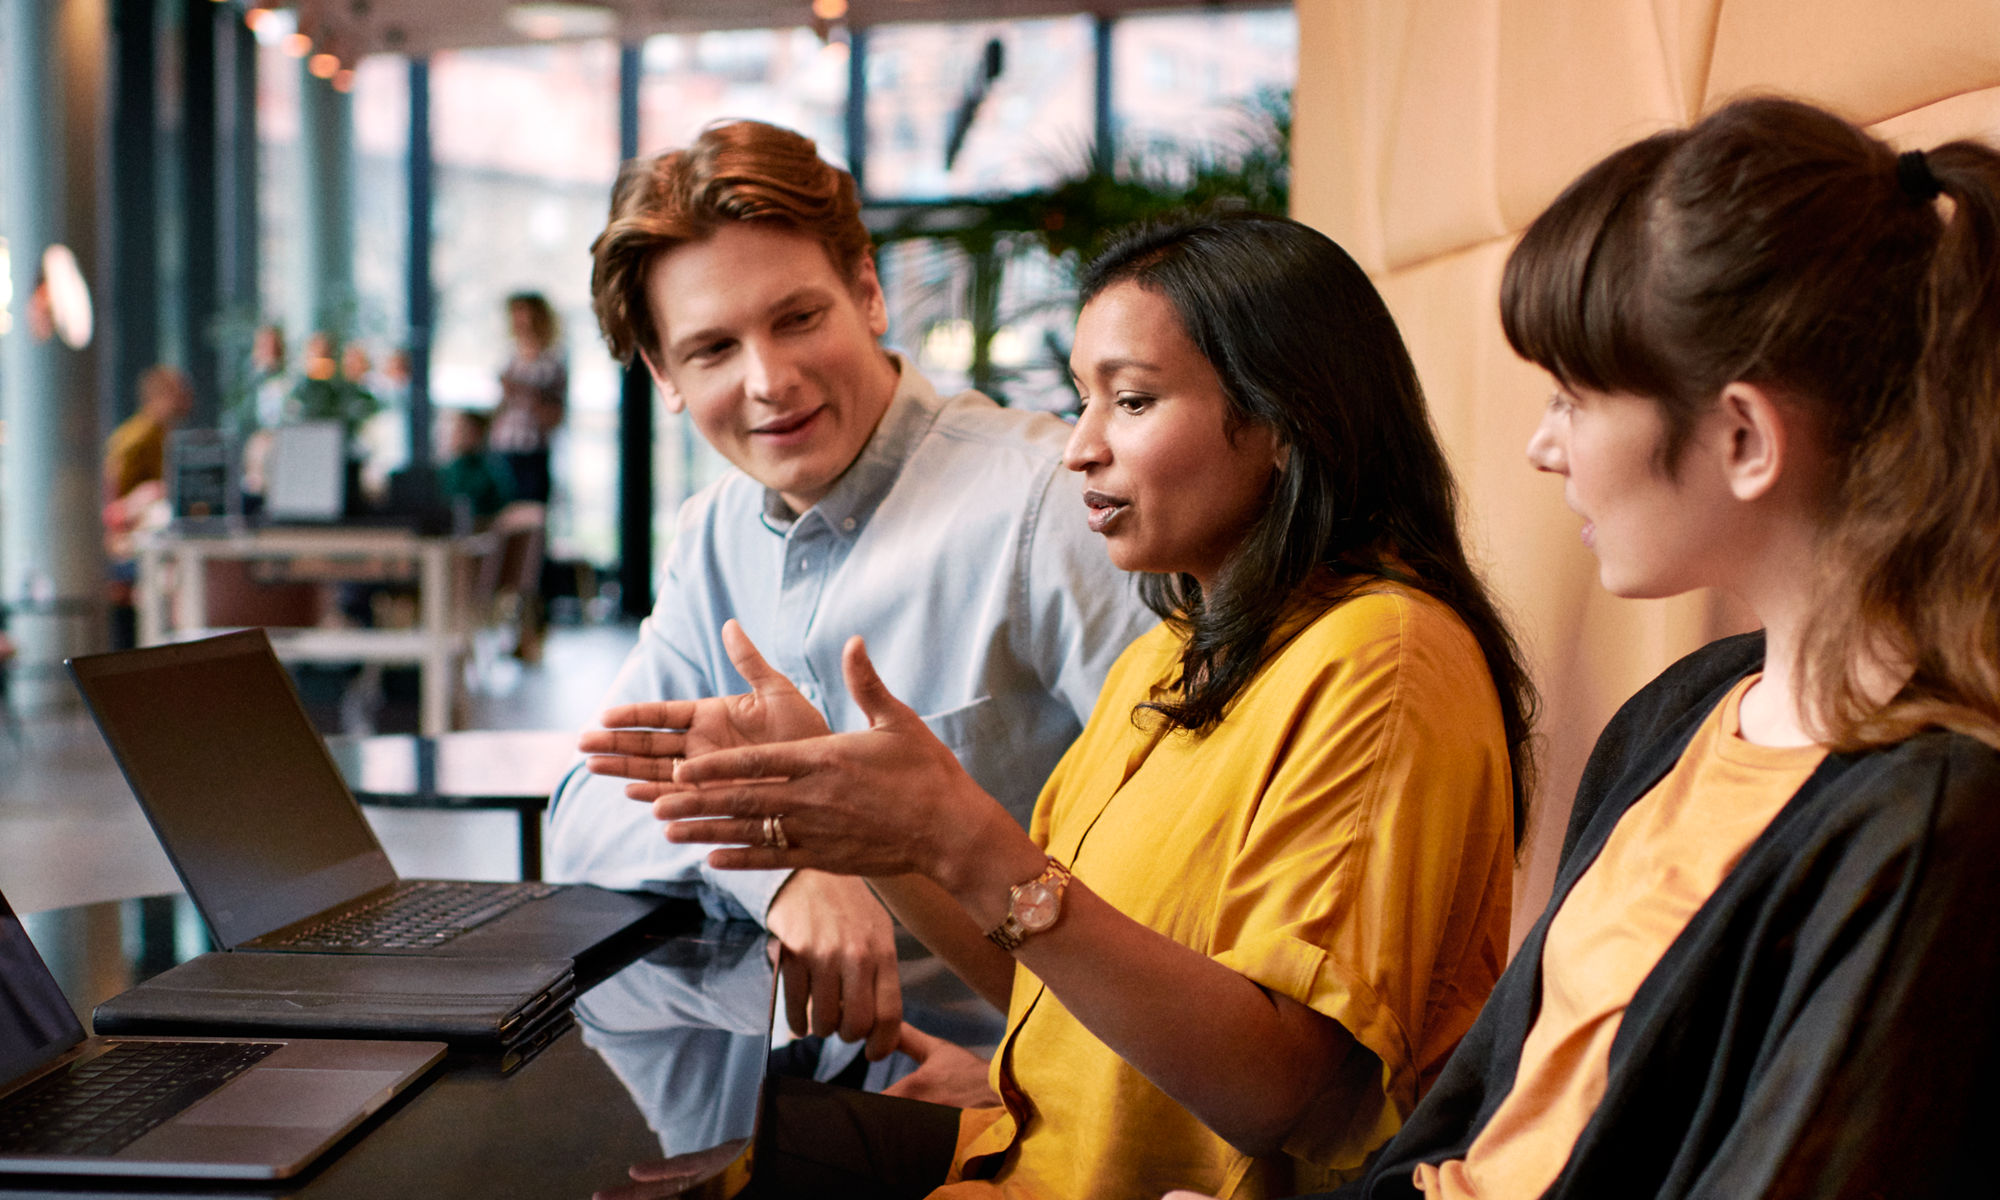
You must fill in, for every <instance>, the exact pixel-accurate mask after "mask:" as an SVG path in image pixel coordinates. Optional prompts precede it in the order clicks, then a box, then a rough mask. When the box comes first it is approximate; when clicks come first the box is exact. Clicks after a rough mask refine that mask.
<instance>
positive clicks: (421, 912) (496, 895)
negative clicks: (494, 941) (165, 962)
mask: <svg viewBox="0 0 2000 1200" xmlns="http://www.w3.org/2000/svg"><path fill="white" fill-rule="evenodd" d="M555 890H556V885H554V884H548V883H457V882H447V881H443V880H435V879H430V880H415V881H409V882H405V883H403V884H400V885H399V886H398V887H397V888H396V890H395V891H393V892H391V893H389V894H388V895H387V896H384V897H383V898H382V899H380V900H377V901H376V902H374V903H373V904H370V905H368V906H366V907H364V908H356V909H349V910H348V911H346V912H343V913H339V914H337V915H335V916H332V917H329V918H327V919H326V920H324V921H319V922H316V923H314V924H312V925H306V926H301V927H300V928H298V929H294V930H292V931H291V932H289V933H282V934H276V935H273V936H272V937H270V938H268V939H266V940H264V941H263V942H260V943H259V945H260V946H262V947H266V948H269V947H281V948H283V949H286V950H333V951H342V950H413V949H420V948H423V947H426V946H442V945H444V944H445V943H446V942H448V941H450V940H451V939H453V938H455V937H457V936H458V935H459V934H461V933H464V932H465V931H467V930H469V929H473V928H476V927H478V926H480V925H483V924H485V923H486V922H488V921H491V920H492V919H493V918H495V917H497V916H500V915H502V914H504V913H507V912H511V911H513V910H514V909H516V908H519V907H521V906H522V905H523V904H526V903H528V902H529V901H530V900H540V899H541V898H542V897H544V896H548V895H552V894H553V893H554V892H555Z"/></svg>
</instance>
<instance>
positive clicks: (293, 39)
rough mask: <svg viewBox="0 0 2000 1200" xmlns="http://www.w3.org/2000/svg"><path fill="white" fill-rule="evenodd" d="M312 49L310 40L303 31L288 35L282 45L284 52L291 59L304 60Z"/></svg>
mask: <svg viewBox="0 0 2000 1200" xmlns="http://www.w3.org/2000/svg"><path fill="white" fill-rule="evenodd" d="M312 48H313V40H312V38H311V37H310V36H309V35H308V34H306V33H305V32H303V31H299V32H294V33H291V34H288V35H287V36H286V38H285V40H284V42H283V44H282V49H283V50H284V52H285V53H286V54H289V55H291V56H292V57H293V58H304V57H305V56H306V55H308V54H310V53H312Z"/></svg>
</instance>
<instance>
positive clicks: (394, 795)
mask: <svg viewBox="0 0 2000 1200" xmlns="http://www.w3.org/2000/svg"><path fill="white" fill-rule="evenodd" d="M576 739H577V734H576V731H575V730H573V729H572V730H560V731H547V730H494V729H472V730H460V731H458V732H454V733H438V734H431V735H429V736H418V735H415V734H396V733H384V734H374V735H371V736H367V737H347V736H338V737H329V738H327V739H326V748H327V752H328V753H330V754H331V755H333V761H334V763H335V764H336V765H338V766H339V767H340V773H341V775H342V777H344V778H345V779H346V780H347V788H348V790H349V791H351V792H353V793H354V798H355V799H356V800H359V801H360V802H361V803H363V804H373V805H377V806H379V807H383V808H444V809H509V810H512V811H514V812H516V813H518V814H520V821H521V878H523V879H540V878H541V877H542V814H543V813H544V812H546V811H548V807H549V797H550V795H551V794H553V793H554V792H555V790H556V785H557V784H559V783H561V782H562V781H563V776H565V775H567V774H569V770H570V768H571V767H573V766H575V765H576V763H577V762H578V760H580V759H581V758H582V757H583V756H582V755H581V754H580V753H578V751H577V748H576Z"/></svg>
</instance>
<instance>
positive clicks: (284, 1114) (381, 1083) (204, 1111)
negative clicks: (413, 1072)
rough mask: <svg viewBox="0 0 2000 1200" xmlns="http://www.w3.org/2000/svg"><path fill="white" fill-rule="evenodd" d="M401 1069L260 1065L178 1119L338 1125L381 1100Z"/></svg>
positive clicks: (213, 1122)
mask: <svg viewBox="0 0 2000 1200" xmlns="http://www.w3.org/2000/svg"><path fill="white" fill-rule="evenodd" d="M402 1078H403V1072H400V1071H315V1070H299V1069H297V1068H293V1067H263V1068H259V1069H256V1070H252V1071H250V1072H249V1073H247V1074H245V1075H242V1076H240V1077H238V1078H236V1079H234V1080H232V1081H231V1082H230V1084H229V1086H228V1087H225V1088H223V1089H222V1090H221V1091H219V1092H217V1093H215V1094H214V1095H213V1096H210V1097H209V1098H208V1099H206V1100H203V1101H202V1102H201V1103H199V1104H197V1105H195V1106H194V1107H193V1108H190V1109H188V1110H187V1111H186V1112H184V1113H182V1114H181V1115H180V1117H179V1121H180V1122H181V1123H184V1124H192V1125H299V1126H338V1125H339V1124H341V1120H342V1118H343V1117H350V1116H352V1115H353V1114H354V1113H356V1112H363V1111H368V1110H370V1109H372V1108H373V1107H375V1106H374V1104H371V1103H370V1100H371V1099H372V1100H375V1101H376V1102H377V1103H379V1102H380V1101H382V1100H386V1099H388V1097H389V1094H390V1092H391V1090H392V1089H394V1088H395V1086H396V1083H397V1081H399V1080H401V1079H402Z"/></svg>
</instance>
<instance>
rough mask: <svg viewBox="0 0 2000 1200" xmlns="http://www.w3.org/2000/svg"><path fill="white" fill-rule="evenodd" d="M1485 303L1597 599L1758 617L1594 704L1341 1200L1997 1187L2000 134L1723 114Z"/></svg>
mask: <svg viewBox="0 0 2000 1200" xmlns="http://www.w3.org/2000/svg"><path fill="white" fill-rule="evenodd" d="M1501 311H1502V320H1503V323H1504V325H1505V327H1506V331H1507V336H1508V339H1509V340H1510V341H1511V342H1512V343H1513V345H1514V348H1515V349H1516V350H1517V351H1519V352H1520V353H1521V354H1522V355H1523V356H1524V357H1526V358H1528V359H1529V360H1531V361H1533V362H1535V363H1537V364H1539V365H1541V366H1542V367H1545V368H1546V369H1547V370H1548V371H1549V372H1550V374H1552V375H1553V376H1554V377H1555V383H1556V392H1555V396H1554V398H1553V399H1552V400H1551V401H1550V402H1549V408H1548V411H1547V414H1546V415H1545V416H1544V418H1543V420H1542V424H1541V427H1540V428H1539V429H1538V430H1537V431H1536V433H1535V435H1534V438H1533V439H1532V441H1531V442H1530V443H1529V447H1528V457H1529V460H1530V461H1531V462H1532V463H1533V465H1534V466H1535V467H1536V468H1537V469H1539V470H1542V471H1547V472H1550V473H1552V474H1554V475H1557V476H1559V477H1561V478H1562V479H1563V481H1564V492H1565V497H1564V498H1565V499H1566V500H1567V502H1568V503H1569V505H1570V507H1571V508H1573V509H1574V510H1576V512H1577V513H1578V514H1579V515H1580V516H1581V517H1582V518H1583V520H1584V526H1583V538H1584V541H1585V543H1586V544H1587V545H1589V546H1590V547H1591V548H1592V550H1593V551H1594V552H1595V553H1596V555H1597V557H1598V560H1599V569H1600V578H1601V581H1602V583H1603V584H1604V586H1605V587H1606V588H1607V589H1609V590H1610V591H1611V592H1613V593H1615V594H1617V595H1620V596H1633V597H1658V596H1669V595H1674V594H1677V593H1680V592H1685V591H1689V590H1691V589H1694V588H1700V587H1714V588H1721V589H1723V590H1725V591H1728V592H1731V593H1733V594H1734V595H1736V596H1737V597H1738V598H1740V599H1741V600H1743V601H1744V602H1745V603H1746V604H1747V605H1748V606H1749V607H1750V609H1751V610H1752V611H1753V612H1755V613H1756V615H1757V617H1758V618H1759V620H1760V623H1761V624H1762V626H1763V629H1762V631H1761V632H1758V633H1756V634H1751V635H1746V636H1742V637H1736V638H1729V639H1725V640H1723V641H1720V642H1717V643H1715V644H1713V645H1711V646H1708V647H1706V648H1704V649H1702V650H1700V651H1697V652H1696V653H1694V654H1693V655H1690V656H1689V657H1688V658H1686V659H1683V660H1682V661H1681V662H1679V663H1677V664H1675V665H1674V666H1673V667H1671V668H1670V669H1668V671H1667V672H1666V673H1665V674H1664V675H1662V676H1661V677H1660V678H1659V679H1657V680H1655V681H1654V682H1653V683H1652V684H1650V685H1649V686H1647V687H1646V688H1645V689H1644V690H1643V691H1641V692H1640V693H1639V694H1638V695H1637V696H1635V697H1634V698H1633V699H1632V700H1631V701H1630V702H1628V703H1627V704H1626V705H1625V707H1624V708H1623V709H1622V710H1621V711H1620V712H1619V714H1618V715H1617V717H1616V718H1614V719H1613V721H1612V723H1611V725H1610V727H1609V728H1608V729H1607V730H1606V731H1605V733H1604V735H1603V737H1602V738H1601V739H1600V740H1599V742H1598V745H1597V749H1596V751H1595V753H1594V754H1593V756H1592V758H1591V760H1590V763H1589V765H1588V767H1587V769H1586V771H1585V773H1584V778H1583V781H1582V784H1581V787H1580V789H1579V792H1578V795H1577V802H1576V808H1575V812H1574V815H1573V817H1572V819H1571V824H1570V829H1569V838H1568V842H1567V845H1566V846H1565V853H1564V861H1563V863H1562V866H1561V869H1560V872H1559V875H1558V878H1557V881H1556V886H1555V892H1554V895H1553V897H1552V898H1551V899H1550V901H1549V905H1548V908H1547V910H1546V912H1545V913H1544V915H1543V917H1542V919H1541V920H1540V922H1539V923H1537V924H1536V925H1535V927H1534V928H1533V930H1532V931H1531V932H1530V933H1529V935H1528V937H1527V939H1526V941H1525V943H1524V944H1523V945H1522V946H1521V948H1520V951H1519V953H1518V954H1517V956H1516V957H1515V959H1514V960H1513V963H1512V964H1511V966H1510V967H1509V968H1508V971H1507V973H1506V975H1505V976H1504V977H1503V978H1502V979H1501V982H1500V984H1499V986H1498V988H1497V989H1496V990H1495V991H1494V994H1493V997H1492V999H1491V1000H1490V1001H1489V1002H1488V1004H1487V1006H1486V1008H1485V1010H1484V1011H1483V1012H1482V1013H1481V1015H1480V1018H1479V1021H1478V1022H1477V1023H1476V1024H1475V1025H1474V1027H1473V1028H1472V1030H1471V1032H1470V1033H1468V1034H1467V1036H1466V1039H1465V1041H1464V1042H1463V1043H1462V1044H1461V1045H1460V1047H1459V1049H1458V1051H1457V1052H1456V1053H1455V1054H1454V1055H1453V1057H1452V1059H1451V1061H1450V1062H1449V1063H1448V1064H1447V1065H1446V1068H1445V1071H1444V1074H1443V1076H1442V1077H1441V1079H1440V1080H1439V1083H1438V1086H1437V1087H1436V1088H1435V1089H1433V1091H1432V1092H1431V1093H1430V1094H1429V1095H1428V1096H1427V1097H1426V1099H1425V1100H1424V1102H1423V1103H1422V1104H1421V1105H1419V1107H1418V1108H1417V1110H1416V1112H1415V1113H1414V1114H1413V1115H1412V1116H1411V1118H1410V1120H1409V1121H1408V1122H1407V1123H1406V1124H1405V1126H1404V1127H1403V1129H1402V1131H1401V1132H1400V1133H1399V1134H1398V1136H1397V1137H1396V1138H1395V1139H1394V1140H1393V1141H1392V1142H1391V1143H1390V1144H1389V1145H1388V1146H1387V1147H1386V1148H1385V1150H1384V1151H1383V1153H1382V1154H1381V1155H1379V1156H1378V1157H1377V1158H1376V1160H1375V1162H1374V1163H1373V1165H1372V1167H1371V1169H1370V1172H1369V1174H1368V1176H1367V1177H1366V1178H1365V1179H1364V1180H1363V1181H1361V1182H1360V1183H1359V1184H1357V1185H1355V1186H1353V1187H1352V1188H1351V1189H1350V1190H1349V1191H1347V1192H1343V1193H1342V1195H1343V1196H1348V1195H1365V1196H1368V1197H1391V1196H1396V1197H1410V1196H1416V1195H1419V1194H1421V1195H1425V1196H1430V1197H1452V1198H1459V1200H1464V1198H1470V1197H1481V1198H1485V1200H1505V1198H1514V1197H1519V1198H1527V1197H1537V1196H1548V1197H1606V1196H1653V1197H1693V1196H1704V1197H1710V1196H1712V1197H1729V1198H1732V1200H1742V1198H1748V1197H1773V1196H1781V1197H1814V1198H1828V1197H1850V1196H1851V1197H1875V1196H1881V1197H1887V1196H1895V1197H1905V1196H1962V1195H1988V1194H1991V1189H1992V1188H1993V1186H1994V1185H1993V1183H1992V1174H1993V1171H1992V1167H1991V1165H1990V1162H1989V1159H1990V1157H1991V1153H1990V1150H1989V1149H1988V1148H1987V1145H1986V1143H1985V1139H1986V1137H1988V1136H1991V1132H1992V1130H1993V1129H1994V1128H1995V1117H1996V1115H2000V1113H1996V1099H1995V1098H1996V1096H2000V1089H1996V1086H1995V1081H1996V1080H2000V1021H1996V1019H1995V1017H1996V1008H2000V869H1996V866H1995V864H1996V862H2000V155H1996V153H1995V152H1994V151H1993V150H1991V149H1989V148H1987V147H1985V146H1982V145H1978V144H1975V143H1971V142H1953V143H1951V144H1949V145H1945V146H1940V147H1938V148H1937V149H1935V150H1930V151H1928V152H1916V151H1912V152H1908V153H1904V154H1902V155H1900V156H1899V155H1898V154H1896V153H1895V152H1894V151H1893V150H1891V149H1890V148H1889V147H1887V146H1885V145H1883V144H1882V143H1881V142H1879V141H1876V140H1875V139H1873V138H1871V137H1869V136H1868V135H1867V134H1865V133H1863V132H1862V131H1860V130H1858V129H1856V128H1854V127H1853V126H1851V125H1849V124H1848V123H1846V122H1845V121H1842V120H1840V119H1839V118H1837V117H1834V116H1831V115H1829V114H1827V113H1824V112H1821V111H1819V110H1817V109H1814V108H1811V107H1809V106H1806V105H1803V104H1797V103H1792V102H1788V101H1782V100H1769V99H1764V100H1749V101H1742V102H1739V103H1736V104H1732V105H1730V106H1729V107H1727V108H1724V109H1722V110H1721V111H1719V112H1716V113H1715V114H1713V115H1711V116H1709V117H1707V118H1705V119H1704V120H1702V121H1701V122H1699V123H1698V124H1696V125H1695V126H1693V127H1692V128H1691V129H1687V130H1683V131H1677V132H1670V133H1663V134H1660V135H1658V136H1655V137H1652V138H1649V139H1647V140H1645V141H1643V142H1640V143H1638V144H1636V145H1634V146H1630V147H1628V148H1626V149H1624V150H1621V151H1618V152H1617V153H1615V154H1613V155H1611V156H1610V157H1609V158H1607V159H1606V160H1604V161H1603V162H1602V163H1599V164H1598V165H1597V166H1596V167H1593V168H1592V169H1591V170H1590V171H1589V172H1587V173H1586V174H1585V175H1584V176H1583V177H1582V178H1581V179H1579V180H1577V182H1576V183H1574V184H1572V185H1571V186H1570V188H1569V189H1568V190H1567V191H1565V192H1564V193H1563V194H1562V196H1561V197H1559V198H1558V199H1557V200H1556V202H1555V204H1554V205H1553V206H1552V207H1551V208H1550V209H1549V210H1548V211H1547V212H1546V213H1544V214H1542V216H1541V217H1540V218H1538V219H1537V220H1536V221H1535V223H1534V224H1533V225H1532V226H1531V227H1530V228H1529V229H1528V231H1527V233H1526V235H1525V236H1524V237H1523V238H1522V241H1521V244H1520V246H1519V247H1518V248H1517V249H1516V250H1515V252H1514V254H1513V257H1512V259H1511V260H1510V261H1509V263H1508V265H1507V271H1506V276H1505V280H1504V283H1503V291H1502V297H1501Z"/></svg>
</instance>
